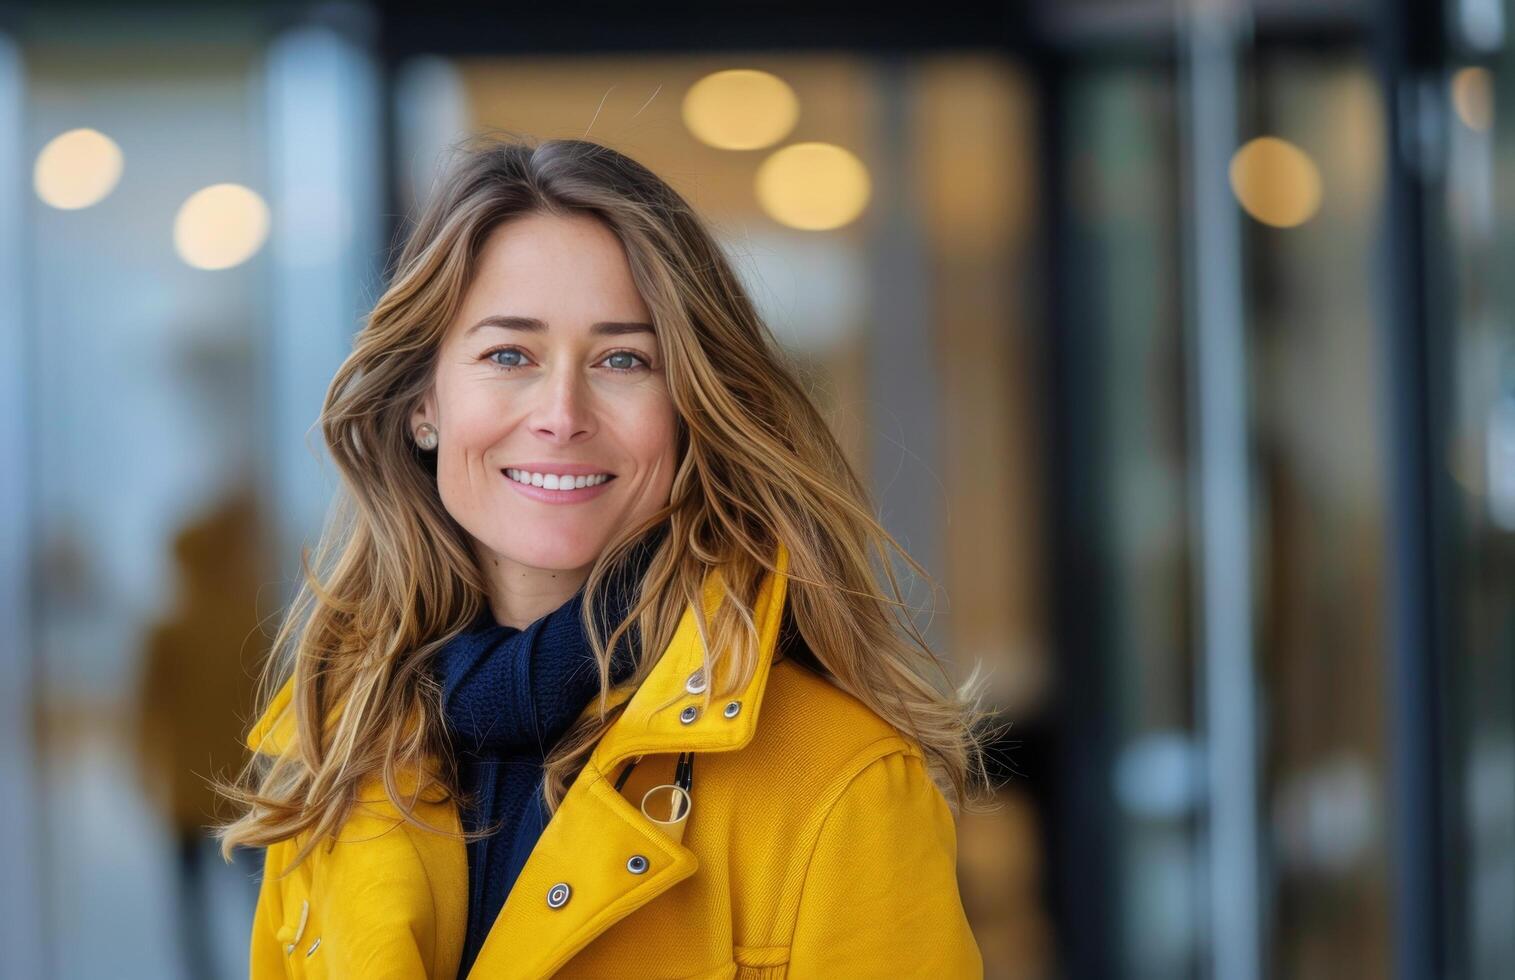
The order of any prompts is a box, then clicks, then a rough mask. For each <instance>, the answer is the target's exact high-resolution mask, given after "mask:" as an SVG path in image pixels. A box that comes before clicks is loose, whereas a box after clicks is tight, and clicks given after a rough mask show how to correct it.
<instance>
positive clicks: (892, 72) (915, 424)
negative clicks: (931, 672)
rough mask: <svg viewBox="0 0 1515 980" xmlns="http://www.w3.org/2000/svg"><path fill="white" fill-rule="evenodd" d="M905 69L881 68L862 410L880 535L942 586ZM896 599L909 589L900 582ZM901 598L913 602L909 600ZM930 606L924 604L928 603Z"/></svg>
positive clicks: (929, 350) (930, 626) (934, 426)
mask: <svg viewBox="0 0 1515 980" xmlns="http://www.w3.org/2000/svg"><path fill="white" fill-rule="evenodd" d="M908 71H909V69H908V62H907V61H906V60H905V59H903V58H897V57H889V58H884V59H882V62H881V66H880V68H879V71H878V75H877V78H878V92H879V98H880V100H881V102H882V112H881V114H880V115H881V117H882V125H881V130H882V132H881V134H880V140H881V142H882V145H881V146H880V147H879V152H878V153H876V154H874V157H873V159H874V160H876V161H878V166H879V167H880V168H883V169H881V171H880V172H879V174H878V176H879V180H878V183H877V186H878V187H879V188H880V189H882V191H883V193H879V194H876V195H875V196H874V198H873V205H872V206H873V207H874V208H875V216H874V227H875V232H874V235H873V238H872V240H871V241H870V242H869V250H870V253H871V255H872V259H873V276H872V281H873V282H874V283H875V284H876V286H875V288H876V292H875V305H874V307H873V315H872V317H871V319H870V322H871V323H872V325H873V333H872V335H871V336H870V338H869V342H868V344H867V350H868V404H869V405H870V406H872V408H873V410H874V411H876V412H878V413H879V415H878V418H877V419H876V420H875V421H874V424H873V425H872V426H871V431H872V434H873V441H872V444H871V445H870V447H869V456H870V460H869V468H870V476H871V482H872V486H873V492H874V496H875V500H876V501H877V502H878V506H879V509H880V511H881V512H882V514H881V517H882V520H883V523H884V525H885V526H886V527H887V528H888V529H889V533H890V534H893V535H894V536H895V538H896V539H898V540H899V542H900V544H901V545H902V546H903V547H904V548H905V549H906V550H907V551H909V552H910V555H911V557H912V558H914V559H915V560H916V561H918V562H920V564H921V566H922V567H924V568H925V569H926V570H927V571H928V572H930V573H931V574H932V575H933V576H936V577H940V576H941V575H942V574H943V572H942V554H943V545H942V541H943V527H942V521H943V519H944V518H943V515H944V514H945V505H946V501H945V500H944V499H943V497H944V496H945V492H946V491H945V487H944V486H943V485H942V482H941V475H940V474H941V472H942V467H941V465H940V461H939V460H938V459H937V457H936V453H935V451H934V449H935V447H936V446H939V445H940V444H941V439H940V438H939V436H938V431H939V430H938V426H939V424H940V423H939V417H940V413H939V412H938V410H937V406H938V404H939V400H938V397H937V381H936V379H937V367H938V365H937V358H936V352H935V344H934V343H933V342H932V333H931V313H930V308H929V297H930V295H931V288H930V287H931V284H930V281H929V279H928V278H927V273H926V270H927V269H929V267H930V262H929V261H928V260H927V257H926V254H925V245H924V241H925V233H924V231H923V230H922V228H921V227H920V215H919V212H918V209H917V204H916V202H917V200H918V197H917V195H916V194H915V193H914V188H915V175H914V173H913V172H912V170H911V168H912V166H913V164H914V152H913V150H912V149H911V131H910V119H909V108H910V92H909V90H908V85H909V75H908ZM901 588H902V590H904V589H906V588H907V582H905V581H902V582H901ZM905 598H906V599H907V600H908V601H910V602H911V603H912V604H913V603H914V602H916V601H918V600H917V599H916V598H915V594H914V591H913V590H910V591H908V593H907V595H906V596H905ZM935 598H936V597H934V596H926V597H925V599H926V600H927V601H928V602H930V601H934V599H935ZM943 622H944V621H940V620H937V621H932V622H929V623H925V624H921V623H919V622H917V626H918V627H920V629H921V632H922V634H923V635H924V636H925V637H926V639H927V640H928V642H930V643H931V644H932V646H933V647H934V648H936V649H940V648H941V645H942V643H943V642H944V640H945V633H944V626H943Z"/></svg>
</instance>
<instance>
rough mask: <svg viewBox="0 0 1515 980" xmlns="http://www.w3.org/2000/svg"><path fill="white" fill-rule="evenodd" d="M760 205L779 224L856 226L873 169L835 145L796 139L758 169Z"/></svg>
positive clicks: (812, 228) (824, 227) (819, 228)
mask: <svg viewBox="0 0 1515 980" xmlns="http://www.w3.org/2000/svg"><path fill="white" fill-rule="evenodd" d="M755 190H756V193H757V199H758V203H759V204H761V205H762V208H763V210H764V211H765V212H767V213H768V216H769V217H771V218H773V220H775V221H777V222H778V223H779V224H782V225H788V226H789V227H790V228H798V229H800V230H802V231H830V230H831V229H833V228H840V227H842V226H843V225H847V224H851V223H852V222H853V221H854V220H855V219H856V218H857V216H858V215H859V214H861V213H862V211H863V208H864V207H866V206H867V204H868V198H869V196H870V194H871V193H872V190H873V184H872V181H871V180H870V179H869V177H868V168H867V167H865V166H864V165H863V162H862V161H861V160H859V159H858V158H857V157H856V156H854V155H853V154H852V153H850V152H848V151H847V150H845V149H843V148H842V147H840V146H836V145H833V144H831V143H795V144H794V145H792V146H786V147H784V148H783V149H781V150H777V151H775V152H774V153H773V155H772V156H770V157H768V159H766V160H764V161H763V164H762V166H760V167H759V168H758V172H757V178H756V184H755Z"/></svg>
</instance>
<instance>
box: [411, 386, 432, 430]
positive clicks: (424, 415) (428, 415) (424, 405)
mask: <svg viewBox="0 0 1515 980" xmlns="http://www.w3.org/2000/svg"><path fill="white" fill-rule="evenodd" d="M422 422H430V423H431V424H432V425H436V424H437V417H436V406H434V405H433V404H432V396H431V394H430V393H429V392H428V393H427V394H426V396H425V397H424V398H422V399H421V403H420V404H419V405H417V406H416V410H415V411H414V412H411V413H410V431H411V432H415V431H416V426H418V425H420V424H421V423H422Z"/></svg>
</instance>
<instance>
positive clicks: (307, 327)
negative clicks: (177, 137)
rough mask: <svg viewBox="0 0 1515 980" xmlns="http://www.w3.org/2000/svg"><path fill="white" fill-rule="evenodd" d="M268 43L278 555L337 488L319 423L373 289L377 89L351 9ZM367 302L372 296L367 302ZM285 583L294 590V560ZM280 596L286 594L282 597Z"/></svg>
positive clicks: (356, 13)
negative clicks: (322, 405)
mask: <svg viewBox="0 0 1515 980" xmlns="http://www.w3.org/2000/svg"><path fill="white" fill-rule="evenodd" d="M322 10H323V12H324V14H325V17H326V20H325V21H324V22H321V23H312V24H309V25H306V26H300V27H296V28H294V29H291V30H290V31H288V32H286V33H285V34H283V35H281V36H280V37H278V38H277V39H275V41H274V43H273V44H272V45H271V46H270V50H269V55H268V63H267V80H266V85H267V97H268V144H269V160H270V166H269V191H270V196H271V204H272V207H273V212H274V214H275V215H278V216H279V220H278V221H277V222H276V223H275V225H274V228H273V232H272V235H271V238H270V243H269V245H270V248H269V252H270V259H271V262H270V268H271V269H272V275H273V283H272V289H271V290H270V294H271V300H270V324H271V337H270V343H269V350H270V357H269V363H268V378H269V384H270V386H271V390H270V393H269V396H268V409H269V412H270V415H271V417H272V420H273V421H272V425H271V427H270V434H269V439H270V444H269V446H268V449H267V452H268V454H269V456H270V459H271V461H272V465H271V466H270V474H271V476H270V479H271V482H272V485H271V486H270V487H268V488H267V492H268V494H269V499H271V500H273V501H274V502H275V503H274V505H275V510H276V513H277V514H278V520H279V526H280V528H281V533H280V546H279V552H278V553H279V554H280V555H283V556H298V555H299V553H300V547H301V545H302V544H304V543H306V542H307V541H311V543H313V540H312V539H313V537H314V535H315V534H316V533H317V532H318V531H319V530H320V527H321V521H322V517H323V515H324V514H325V513H326V512H327V509H328V506H329V503H330V500H331V497H332V494H333V492H334V491H335V490H336V489H337V486H336V479H335V473H334V472H333V471H332V469H331V467H330V465H329V462H328V459H327V456H326V453H325V448H324V446H323V444H322V442H321V435H320V430H319V428H318V427H317V424H316V423H317V420H318V418H319V416H320V411H321V404H322V400H323V398H324V396H325V394H326V389H327V386H328V385H329V384H330V382H331V378H332V376H333V375H334V374H335V373H336V369H337V367H338V366H339V365H340V364H341V363H342V359H343V358H344V357H345V356H346V355H347V352H348V351H349V350H350V349H351V340H352V336H353V334H355V333H356V332H357V330H358V329H359V327H360V326H361V323H362V313H363V310H364V307H365V305H366V304H367V303H368V302H370V301H371V300H372V299H373V298H374V295H376V293H377V290H378V289H379V287H380V283H379V277H380V268H379V266H380V262H381V260H382V241H381V238H380V236H381V235H382V234H383V231H382V229H381V224H382V218H381V217H380V215H381V213H382V189H381V187H380V176H379V175H380V173H381V171H382V169H383V168H382V165H381V163H380V161H381V159H382V150H383V140H382V138H381V129H380V107H379V104H378V101H379V97H380V96H379V93H380V86H379V81H378V72H377V69H376V66H375V64H374V59H373V56H372V55H371V53H370V51H369V47H371V42H370V41H369V39H368V38H366V37H365V34H366V33H370V32H371V28H370V27H369V26H368V25H367V24H366V23H365V19H364V13H363V11H362V9H361V8H357V7H348V6H345V5H342V6H333V7H328V8H322ZM370 294H374V295H370ZM285 560H288V561H290V562H291V564H292V565H294V567H293V568H286V569H285V572H286V574H285V580H286V581H287V582H292V583H298V582H299V581H300V578H299V576H298V574H296V570H297V568H298V566H297V564H295V563H296V558H294V557H287V558H286V559H285ZM284 598H288V597H287V596H286V597H284Z"/></svg>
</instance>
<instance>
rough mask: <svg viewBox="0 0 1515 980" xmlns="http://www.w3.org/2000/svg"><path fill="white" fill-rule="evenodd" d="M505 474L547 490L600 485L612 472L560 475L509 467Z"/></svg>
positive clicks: (574, 488)
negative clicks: (590, 474)
mask: <svg viewBox="0 0 1515 980" xmlns="http://www.w3.org/2000/svg"><path fill="white" fill-rule="evenodd" d="M505 475H506V476H508V477H510V478H511V479H512V480H514V481H516V482H517V483H525V484H528V485H530V486H533V487H542V488H543V489H545V490H579V489H582V488H584V487H593V486H598V485H599V484H601V483H604V482H605V481H606V480H608V479H610V477H611V476H612V474H610V473H596V474H594V475H593V476H568V475H566V474H565V475H563V476H559V475H558V474H556V473H529V472H527V471H526V470H517V469H507V470H506V471H505Z"/></svg>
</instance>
